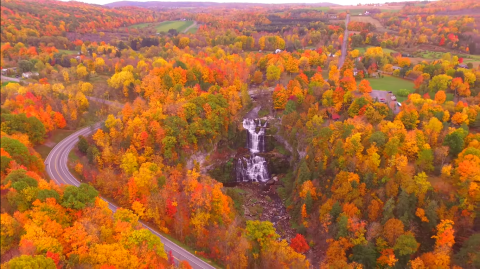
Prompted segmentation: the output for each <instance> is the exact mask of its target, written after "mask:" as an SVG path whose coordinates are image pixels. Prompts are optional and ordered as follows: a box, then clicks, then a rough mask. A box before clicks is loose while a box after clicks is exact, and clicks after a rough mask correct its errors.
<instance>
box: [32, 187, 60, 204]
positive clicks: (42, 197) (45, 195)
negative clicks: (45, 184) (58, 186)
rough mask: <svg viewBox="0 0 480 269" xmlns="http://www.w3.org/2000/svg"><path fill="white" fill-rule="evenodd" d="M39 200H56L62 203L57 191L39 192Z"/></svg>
mask: <svg viewBox="0 0 480 269" xmlns="http://www.w3.org/2000/svg"><path fill="white" fill-rule="evenodd" d="M37 198H38V199H39V200H40V201H42V202H45V201H46V200H47V198H55V200H57V202H60V195H59V194H58V192H56V191H55V190H39V191H38V193H37Z"/></svg>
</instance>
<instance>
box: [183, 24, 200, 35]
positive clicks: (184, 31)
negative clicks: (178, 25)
mask: <svg viewBox="0 0 480 269" xmlns="http://www.w3.org/2000/svg"><path fill="white" fill-rule="evenodd" d="M195 26H197V22H196V21H194V22H193V24H192V25H190V26H188V27H187V29H185V30H183V33H184V34H185V33H186V32H188V30H190V28H192V27H195Z"/></svg>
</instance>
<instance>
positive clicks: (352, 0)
mask: <svg viewBox="0 0 480 269" xmlns="http://www.w3.org/2000/svg"><path fill="white" fill-rule="evenodd" d="M119 1H121V0H119ZM126 1H131V0H126ZM403 1H405V0H388V1H385V0H384V1H382V0H342V1H338V0H330V1H329V0H297V1H295V0H274V1H273V0H221V1H214V0H203V1H198V0H187V1H159V2H219V3H266V4H272V3H276V4H283V3H295V4H300V3H320V2H329V3H336V4H341V5H356V4H358V3H362V4H367V3H385V2H403ZM407 1H408V0H407ZM78 2H85V3H91V4H100V5H103V4H108V3H112V2H117V1H115V0H78ZM136 2H148V1H136Z"/></svg>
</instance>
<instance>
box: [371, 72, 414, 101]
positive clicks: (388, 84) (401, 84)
mask: <svg viewBox="0 0 480 269" xmlns="http://www.w3.org/2000/svg"><path fill="white" fill-rule="evenodd" d="M367 80H368V81H369V82H370V86H371V87H372V89H374V90H379V91H391V92H392V93H393V94H394V95H395V96H396V97H397V100H398V101H399V102H403V101H405V100H406V99H407V98H406V97H401V96H398V95H397V93H398V91H399V90H401V89H407V90H409V91H410V92H413V91H414V90H415V89H414V88H413V86H414V85H413V82H412V81H410V80H406V79H401V78H397V77H392V76H384V77H383V78H367Z"/></svg>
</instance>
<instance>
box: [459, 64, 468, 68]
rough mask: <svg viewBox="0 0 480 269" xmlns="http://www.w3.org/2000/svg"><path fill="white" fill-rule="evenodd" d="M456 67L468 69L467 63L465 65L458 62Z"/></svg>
mask: <svg viewBox="0 0 480 269" xmlns="http://www.w3.org/2000/svg"><path fill="white" fill-rule="evenodd" d="M457 68H464V69H469V68H468V65H466V64H459V65H457Z"/></svg>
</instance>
